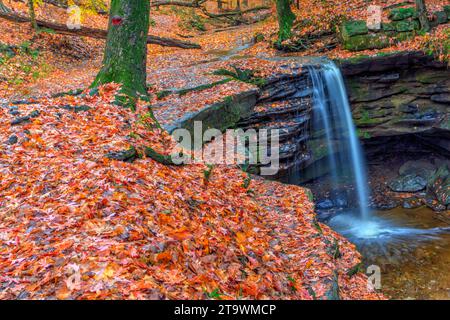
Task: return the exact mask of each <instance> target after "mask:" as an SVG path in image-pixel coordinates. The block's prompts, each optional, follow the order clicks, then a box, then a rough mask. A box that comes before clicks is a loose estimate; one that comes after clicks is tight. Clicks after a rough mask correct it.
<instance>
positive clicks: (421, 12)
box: [416, 0, 431, 32]
mask: <svg viewBox="0 0 450 320" xmlns="http://www.w3.org/2000/svg"><path fill="white" fill-rule="evenodd" d="M416 10H417V14H418V16H419V21H420V28H421V30H422V31H425V32H428V31H430V29H431V28H430V22H429V21H428V17H427V7H426V5H425V0H416Z"/></svg>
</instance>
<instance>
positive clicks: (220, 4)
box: [217, 0, 223, 12]
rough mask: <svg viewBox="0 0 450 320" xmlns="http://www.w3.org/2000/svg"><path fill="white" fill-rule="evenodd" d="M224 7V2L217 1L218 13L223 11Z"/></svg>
mask: <svg viewBox="0 0 450 320" xmlns="http://www.w3.org/2000/svg"><path fill="white" fill-rule="evenodd" d="M222 9H223V7H222V0H217V11H219V12H220V11H222Z"/></svg>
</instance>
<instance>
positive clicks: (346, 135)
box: [308, 60, 370, 220]
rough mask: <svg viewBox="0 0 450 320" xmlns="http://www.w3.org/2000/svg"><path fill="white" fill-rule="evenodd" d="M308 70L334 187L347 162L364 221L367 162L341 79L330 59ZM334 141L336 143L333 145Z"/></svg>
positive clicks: (366, 199)
mask: <svg viewBox="0 0 450 320" xmlns="http://www.w3.org/2000/svg"><path fill="white" fill-rule="evenodd" d="M308 69H309V72H310V74H311V80H312V84H313V89H314V91H313V92H314V112H315V115H314V117H315V119H316V123H317V121H318V122H319V129H323V130H324V131H325V139H326V143H327V148H328V155H329V157H328V160H329V166H330V171H331V177H332V179H333V185H334V187H337V185H338V179H339V177H338V174H339V173H342V172H344V171H346V170H347V169H346V168H344V167H346V166H348V165H350V167H351V173H352V174H351V176H352V179H353V184H354V186H355V190H356V193H357V198H358V211H359V214H360V216H361V218H362V219H363V220H367V219H368V218H369V216H370V211H369V187H368V181H367V173H366V164H365V160H364V158H363V156H362V150H361V145H360V143H359V139H358V136H357V133H356V128H355V125H354V123H353V119H352V114H351V110H350V105H349V102H348V97H347V92H346V90H345V86H344V79H343V78H342V75H341V72H340V70H339V69H338V68H337V66H336V65H335V64H334V63H333V62H332V61H328V60H327V61H325V62H324V63H322V64H320V65H319V66H314V67H309V68H308ZM316 129H317V128H316ZM336 141H338V142H339V143H338V144H336V143H335V142H336ZM336 145H337V147H336ZM336 148H337V150H335V149H336ZM347 171H348V170H347Z"/></svg>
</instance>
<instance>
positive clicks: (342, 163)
mask: <svg viewBox="0 0 450 320" xmlns="http://www.w3.org/2000/svg"><path fill="white" fill-rule="evenodd" d="M307 69H308V72H309V74H310V79H311V82H312V92H313V94H312V95H313V104H314V107H313V119H314V121H313V124H312V129H313V135H314V134H317V135H318V136H319V138H320V139H319V141H320V140H321V141H324V142H325V144H326V149H327V155H328V166H329V170H328V171H329V172H330V177H331V180H332V188H333V189H334V190H335V191H338V190H339V189H340V188H342V183H341V180H342V179H344V178H345V179H347V178H348V177H349V178H350V180H351V181H350V182H351V184H352V185H354V189H355V191H356V194H355V195H356V198H357V210H356V211H357V212H355V211H351V212H346V213H342V214H338V215H336V216H334V217H333V218H331V220H330V221H329V224H330V225H331V226H332V227H333V228H334V229H336V230H338V231H340V232H341V233H343V234H344V235H346V236H347V237H348V238H350V239H352V240H354V241H355V242H357V243H359V244H360V245H361V244H363V243H367V242H369V243H372V244H373V243H378V244H381V245H382V246H384V245H385V244H386V243H388V242H390V241H392V242H396V241H399V239H408V238H409V237H411V236H413V237H414V236H420V238H421V239H422V240H429V239H433V237H434V236H436V235H437V234H442V233H447V232H449V228H431V229H416V228H410V227H401V226H398V225H397V224H396V223H395V222H393V221H391V220H389V219H382V218H379V217H376V216H374V215H372V214H371V211H370V210H369V194H370V188H369V184H368V179H367V172H366V163H365V160H364V157H363V153H362V148H361V145H360V142H359V139H358V135H357V131H356V127H355V125H354V123H353V119H352V113H351V109H350V104H349V101H348V98H347V92H346V89H345V85H344V80H343V77H342V75H341V72H340V70H339V69H338V68H337V66H336V65H335V64H334V63H333V62H332V61H329V60H325V61H321V63H314V64H311V65H310V66H308V67H307ZM315 138H316V139H317V137H315ZM355 213H356V214H355Z"/></svg>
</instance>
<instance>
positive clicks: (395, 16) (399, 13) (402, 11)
mask: <svg viewBox="0 0 450 320" xmlns="http://www.w3.org/2000/svg"><path fill="white" fill-rule="evenodd" d="M415 15H416V9H414V8H398V9H392V10H391V12H389V19H391V20H392V21H399V20H405V19H408V18H412V17H415Z"/></svg>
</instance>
